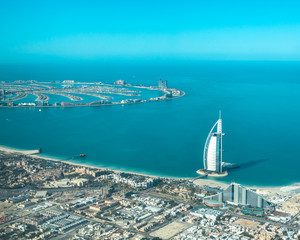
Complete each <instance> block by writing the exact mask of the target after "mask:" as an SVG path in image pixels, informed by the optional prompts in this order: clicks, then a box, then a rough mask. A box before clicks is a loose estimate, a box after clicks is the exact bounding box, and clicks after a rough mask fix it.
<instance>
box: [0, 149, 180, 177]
mask: <svg viewBox="0 0 300 240" xmlns="http://www.w3.org/2000/svg"><path fill="white" fill-rule="evenodd" d="M0 151H2V152H6V153H18V154H23V155H26V156H30V157H32V158H36V159H43V160H47V161H52V162H62V163H65V164H69V165H73V166H79V167H88V168H94V169H99V170H107V169H109V170H111V171H114V172H117V173H129V174H135V175H140V176H147V177H152V178H165V179H184V178H176V177H164V176H157V175H152V174H147V173H138V172H133V171H122V170H115V169H110V168H107V167H97V166H92V165H88V164H83V163H74V162H72V161H66V160H61V159H57V158H51V157H45V156H41V155H38V154H37V151H38V150H20V149H15V148H11V147H6V146H3V145H0Z"/></svg>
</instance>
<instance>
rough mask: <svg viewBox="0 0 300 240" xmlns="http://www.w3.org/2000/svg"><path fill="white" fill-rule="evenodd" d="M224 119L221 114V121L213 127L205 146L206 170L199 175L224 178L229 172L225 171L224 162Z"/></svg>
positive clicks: (199, 171) (204, 162) (202, 170)
mask: <svg viewBox="0 0 300 240" xmlns="http://www.w3.org/2000/svg"><path fill="white" fill-rule="evenodd" d="M223 135H224V133H223V132H222V118H221V113H220V117H219V120H218V121H217V122H216V123H215V124H214V125H213V127H212V129H211V130H210V132H209V134H208V137H207V139H206V142H205V145H204V152H203V165H204V169H200V170H198V171H197V173H198V174H201V175H208V176H216V177H223V176H227V172H226V171H223V161H222V153H223V149H222V136H223Z"/></svg>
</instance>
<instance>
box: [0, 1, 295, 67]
mask: <svg viewBox="0 0 300 240" xmlns="http://www.w3.org/2000/svg"><path fill="white" fill-rule="evenodd" d="M0 9H1V14H0V21H1V25H0V31H1V38H0V61H1V62H26V61H35V60H49V59H50V60H55V59H56V60H58V59H103V58H109V59H123V58H125V59H126V58H130V59H135V58H138V59H140V58H146V59H148V58H155V59H160V58H162V59H164V58H184V59H204V60H205V59H210V60H224V59H225V60H226V59H229V60H300V15H299V14H298V10H299V9H300V2H299V1H264V2H260V1H242V2H241V1H226V2H225V1H201V2H200V1H189V2H184V3H183V2H180V1H164V2H163V3H161V2H159V1H126V2H125V1H89V2H84V1H64V2H63V3H61V2H60V1H43V2H40V1H24V2H23V1H2V2H1V3H0Z"/></svg>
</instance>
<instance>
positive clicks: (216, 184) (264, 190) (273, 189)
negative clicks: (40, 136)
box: [0, 145, 300, 194]
mask: <svg viewBox="0 0 300 240" xmlns="http://www.w3.org/2000/svg"><path fill="white" fill-rule="evenodd" d="M1 151H2V152H5V153H8V154H11V153H18V154H21V155H26V156H28V157H32V158H35V159H43V160H45V161H52V162H61V163H64V164H68V165H73V166H78V167H87V168H93V169H99V170H111V171H113V172H116V173H128V174H133V175H138V176H145V177H151V178H161V179H173V180H180V179H182V180H189V179H190V180H193V182H194V184H196V185H198V186H204V185H206V186H210V187H221V188H226V187H227V186H229V185H230V183H227V182H222V181H217V180H212V179H204V178H197V177H175V176H160V175H155V174H148V173H141V172H134V171H127V170H117V169H113V168H109V167H99V166H93V165H88V164H83V163H76V162H72V161H67V160H61V159H57V158H53V157H45V156H40V155H38V154H35V153H34V152H35V151H36V150H21V149H16V148H12V147H7V146H4V145H0V152H1ZM243 185H244V184H243ZM244 186H246V187H248V188H251V189H255V190H257V191H258V192H259V193H260V194H266V193H268V192H269V193H278V192H283V193H288V192H290V191H293V190H296V189H300V182H295V183H291V184H288V185H281V186H256V185H252V186H251V185H248V184H247V185H244Z"/></svg>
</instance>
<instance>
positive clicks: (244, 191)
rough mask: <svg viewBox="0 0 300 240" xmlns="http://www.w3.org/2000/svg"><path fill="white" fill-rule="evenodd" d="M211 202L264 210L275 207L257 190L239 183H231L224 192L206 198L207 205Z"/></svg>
mask: <svg viewBox="0 0 300 240" xmlns="http://www.w3.org/2000/svg"><path fill="white" fill-rule="evenodd" d="M210 201H214V202H218V203H222V202H225V203H228V204H232V205H236V206H243V207H252V208H262V209H263V208H271V207H273V204H272V203H270V202H268V201H267V200H265V199H264V198H263V197H262V196H261V195H259V194H257V193H256V191H255V190H252V189H249V188H247V187H245V186H243V185H241V184H238V183H231V184H230V186H229V187H227V188H226V189H225V190H224V191H220V192H218V193H217V194H215V195H212V196H209V197H206V198H204V203H205V204H206V203H210Z"/></svg>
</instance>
